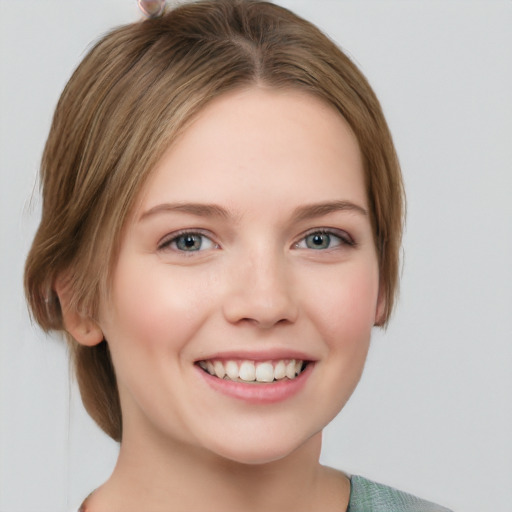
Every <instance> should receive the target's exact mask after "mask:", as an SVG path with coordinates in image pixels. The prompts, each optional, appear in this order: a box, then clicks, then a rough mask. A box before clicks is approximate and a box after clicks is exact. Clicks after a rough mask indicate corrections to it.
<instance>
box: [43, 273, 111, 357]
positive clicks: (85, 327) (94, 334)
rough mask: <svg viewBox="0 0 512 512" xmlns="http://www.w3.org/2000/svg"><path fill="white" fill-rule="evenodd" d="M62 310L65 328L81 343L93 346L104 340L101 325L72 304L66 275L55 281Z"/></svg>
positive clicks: (55, 288)
mask: <svg viewBox="0 0 512 512" xmlns="http://www.w3.org/2000/svg"><path fill="white" fill-rule="evenodd" d="M53 288H54V290H55V293H56V294H57V296H58V298H59V302H60V307H61V311H62V320H63V322H64V328H65V329H66V331H67V332H68V333H69V334H71V336H73V338H74V339H75V340H76V341H77V342H78V343H80V344H81V345H86V346H88V347H92V346H94V345H98V344H99V343H101V342H102V341H103V332H102V330H101V329H100V327H99V325H98V324H97V323H96V322H95V321H94V320H93V319H92V318H91V317H90V316H88V315H85V314H84V313H81V312H80V311H77V309H76V308H75V307H73V306H72V301H71V296H72V294H71V289H70V286H69V281H68V280H67V279H66V277H65V276H62V275H61V276H59V277H58V278H57V279H56V280H55V283H54V287H53Z"/></svg>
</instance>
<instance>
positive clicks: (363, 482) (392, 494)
mask: <svg viewBox="0 0 512 512" xmlns="http://www.w3.org/2000/svg"><path fill="white" fill-rule="evenodd" d="M347 512H450V510H448V509H447V508H444V507H441V506H439V505H436V504H435V503H430V502H429V501H424V500H421V499H420V498H416V496H412V495H411V494H407V493H405V492H401V491H397V490H396V489H393V488H392V487H387V486H386V485H382V484H378V483H375V482H372V481H371V480H367V479H366V478H363V477H362V476H352V477H351V478H350V503H349V505H348V509H347Z"/></svg>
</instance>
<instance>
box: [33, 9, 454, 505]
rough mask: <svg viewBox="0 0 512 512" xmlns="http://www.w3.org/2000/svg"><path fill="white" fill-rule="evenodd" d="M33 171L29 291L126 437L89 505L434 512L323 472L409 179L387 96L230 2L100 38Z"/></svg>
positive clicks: (291, 22)
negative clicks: (34, 220) (37, 212)
mask: <svg viewBox="0 0 512 512" xmlns="http://www.w3.org/2000/svg"><path fill="white" fill-rule="evenodd" d="M41 177H42V183H43V213H42V220H41V225H40V227H39V230H38V232H37V234H36V237H35V240H34V243H33V246H32V249H31V252H30V254H29V256H28V259H27V264H26V281H25V283H26V291H27V296H28V300H29V303H30V305H31V308H32V311H33V314H34V317H35V318H36V320H37V321H38V322H39V323H40V325H41V326H42V327H43V328H44V329H45V330H56V331H64V332H65V333H66V337H67V339H68V342H69V344H70V347H71V349H72V354H73V360H74V364H75V368H76V375H77V379H78V383H79V386H80V391H81V394H82V399H83V402H84V405H85V407H86V409H87V410H88V411H89V413H90V414H91V416H92V417H93V418H94V419H95V421H96V422H97V423H98V424H99V425H100V427H101V428H103V430H104V431H105V432H107V433H108V434H109V435H110V436H111V437H112V438H113V439H115V440H117V441H119V442H120V443H121V444H120V454H119V458H118V463H117V465H116V468H115V469H114V472H113V474H112V476H111V477H110V479H109V480H108V481H107V482H105V484H104V485H102V486H101V487H99V488H98V489H97V490H96V491H94V492H93V493H92V494H91V495H90V496H89V498H87V500H86V501H85V502H84V504H83V505H82V508H81V510H86V511H88V512H95V511H101V510H155V511H157V510H220V509H222V510H240V509H241V508H242V507H243V508H244V509H246V510H283V509H290V510H292V509H293V510H326V511H327V510H349V511H351V512H354V511H359V510H364V511H367V510H386V511H389V510H410V511H426V510H445V509H442V508H441V507H438V506H435V505H433V504H430V503H427V502H425V501H422V500H420V499H418V498H415V497H412V496H410V495H406V494H404V493H400V492H398V491H394V490H392V489H390V488H387V487H384V486H381V485H379V484H375V483H372V482H369V481H368V480H365V479H363V478H361V477H355V476H352V477H349V476H348V475H345V474H344V473H342V472H339V471H336V470H333V469H330V468H326V467H323V466H322V465H320V464H319V454H320V445H321V432H322V429H323V428H324V427H325V426H326V425H327V424H328V423H329V422H330V421H331V420H332V419H333V418H334V417H335V416H336V414H337V413H338V412H339V411H340V410H341V408H342V407H343V406H344V405H345V403H346V402H347V400H348V399H349V397H350V395H351V393H352V392H353V390H354V388H355V386H356V385H357V382H358V380H359V378H360V375H361V372H362V369H363V366H364V361H365V358H366V354H367V350H368V346H369V341H370V334H371V329H372V327H373V326H374V325H379V326H384V325H385V324H386V323H387V321H388V319H389V316H390V314H391V311H392V308H393V301H394V297H395V293H396V288H397V277H398V253H399V247H400V240H401V233H402V222H403V191H402V181H401V175H400V170H399V166H398V161H397V158H396V155H395V151H394V147H393V143H392V140H391V136H390V134H389V130H388V128H387V125H386V122H385V119H384V117H383V114H382V111H381V108H380V105H379V103H378V100H377V99H376V97H375V95H374V93H373V91H372V90H371V88H370V87H369V85H368V83H367V81H366V80H365V78H364V77H363V76H362V74H361V73H360V72H359V71H358V70H357V68H356V67H355V66H354V65H353V64H352V63H351V61H350V60H349V59H348V58H347V57H346V56H345V55H344V54H343V53H342V52H341V51H340V50H339V49H338V48H337V47H336V46H335V45H334V44H333V43H332V42H330V41H329V40H328V39H327V38H326V37H325V36H324V35H323V34H322V33H320V32H319V31H318V29H316V28H315V27H314V26H313V25H311V24H310V23H308V22H306V21H304V20H302V19H300V18H298V17H296V16H295V15H293V14H292V13H290V12H289V11H287V10H285V9H283V8H280V7H277V6H274V5H272V4H268V3H265V2H250V1H249V2H248V1H242V0H221V1H204V2H197V3H192V4H187V5H183V6H181V7H178V8H176V9H174V10H170V11H168V12H166V13H165V14H163V15H161V16H157V17H154V18H152V19H148V20H146V21H144V22H142V23H137V24H133V25H129V26H127V27H123V28H121V29H118V30H115V31H114V32H112V33H111V34H109V35H107V36H106V37H105V38H103V39H102V40H101V41H100V42H99V43H98V44H97V45H96V46H95V48H93V50H92V51H91V52H90V53H89V55H88V56H87V57H86V58H85V59H84V61H83V62H82V64H81V65H80V66H79V68H78V69H77V70H76V72H75V73H74V75H73V77H72V78H71V80H70V81H69V83H68V85H67V87H66V89H65V91H64V92H63V95H62V97H61V100H60V102H59V105H58V106H57V110H56V113H55V117H54V122H53V125H52V128H51V131H50V135H49V138H48V142H47V145H46V149H45V153H44V157H43V165H42V170H41ZM198 491H200V492H198Z"/></svg>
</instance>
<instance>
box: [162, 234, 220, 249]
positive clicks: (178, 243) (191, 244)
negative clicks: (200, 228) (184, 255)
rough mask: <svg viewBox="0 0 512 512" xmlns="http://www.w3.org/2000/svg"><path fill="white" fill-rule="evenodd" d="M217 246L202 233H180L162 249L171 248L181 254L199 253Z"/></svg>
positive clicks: (163, 245) (165, 243)
mask: <svg viewBox="0 0 512 512" xmlns="http://www.w3.org/2000/svg"><path fill="white" fill-rule="evenodd" d="M213 247H215V244H214V243H213V242H212V240H211V239H210V238H208V237H207V236H206V235H203V234H201V233H180V234H179V235H177V236H174V237H173V238H171V239H169V240H167V241H165V242H164V243H163V244H161V245H160V247H159V248H160V249H166V248H170V249H173V250H175V251H181V252H197V251H204V250H206V249H212V248H213Z"/></svg>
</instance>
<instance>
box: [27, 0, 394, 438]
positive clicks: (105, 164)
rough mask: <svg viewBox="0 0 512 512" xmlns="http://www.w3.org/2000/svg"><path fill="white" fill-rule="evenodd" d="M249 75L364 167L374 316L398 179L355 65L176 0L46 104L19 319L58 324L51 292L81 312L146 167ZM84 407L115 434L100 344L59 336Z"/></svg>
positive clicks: (221, 6) (388, 274) (279, 15)
mask: <svg viewBox="0 0 512 512" xmlns="http://www.w3.org/2000/svg"><path fill="white" fill-rule="evenodd" d="M251 84H260V85H263V86H266V87H273V88H298V89H301V90H304V91H308V92H310V93H311V94H314V95H316V96H317V97H320V98H322V99H323V100H324V101H326V102H327V103H329V104H330V105H332V106H333V107H334V108H335V109H337V110H338V111H339V112H340V114H341V115H343V117H344V118H345V119H346V120H347V122H348V123H349V125H350V126H351V128H352V130H353V131H354V133H355V135H356V137H357V139H358V141H359V146H360V149H361V153H362V156H363V161H364V167H365V180H366V186H367V193H368V201H369V207H370V211H371V221H372V226H373V230H374V237H375V243H376V247H377V251H378V256H379V265H380V279H381V286H382V290H383V291H384V295H385V308H386V309H385V313H384V315H383V319H382V322H381V324H382V325H384V324H386V323H387V321H388V319H389V316H390V313H391V310H392V307H393V302H394V298H395V295H396V290H397V285H398V268H399V249H400V244H401V236H402V224H403V209H404V199H403V187H402V179H401V174H400V169H399V165H398V160H397V157H396V154H395V150H394V146H393V143H392V139H391V135H390V133H389V129H388V127H387V124H386V121H385V119H384V116H383V113H382V110H381V107H380V105H379V102H378V100H377V98H376V96H375V94H374V93H373V91H372V89H371V88H370V86H369V84H368V82H367V81H366V79H365V78H364V76H363V75H362V74H361V72H360V71H359V70H358V69H357V68H356V66H355V65H354V64H353V63H352V62H351V61H350V60H349V59H348V58H347V56H345V55H344V54H343V52H342V51H341V50H339V49H338V48H337V47H336V45H335V44H334V43H333V42H331V41H330V40H329V39H328V38H327V37H326V36H325V35H324V34H322V33H321V32H320V31H319V30H318V29H317V28H316V27H315V26H314V25H312V24H311V23H309V22H307V21H305V20H303V19H301V18H299V17H297V16H296V15H294V14H293V13H291V12H290V11H288V10H286V9H284V8H282V7H279V6H276V5H273V4H270V3H267V2H260V1H251V0H206V1H199V2H194V3H188V4H185V5H182V6H179V7H177V8H175V9H172V10H170V11H168V12H166V13H165V14H164V15H163V16H161V17H159V18H156V19H148V20H145V21H143V22H139V23H134V24H131V25H128V26H125V27H121V28H119V29H116V30H114V31H113V32H111V33H110V34H108V35H107V36H105V37H104V38H103V39H101V40H100V41H99V42H98V43H97V44H96V46H94V47H93V48H92V50H91V51H90V52H89V54H88V55H87V56H86V57H85V58H84V60H83V61H82V63H81V64H80V65H79V67H78V68H77V70H76V71H75V72H74V74H73V76H72V77H71V79H70V80H69V82H68V84H67V86H66V88H65V89H64V91H63V93H62V96H61V98H60V101H59V103H58V105H57V108H56V111H55V116H54V119H53V124H52V127H51V130H50V134H49V137H48V141H47V143H46V147H45V151H44V154H43V159H42V165H41V184H42V195H43V210H42V219H41V224H40V226H39V229H38V231H37V234H36V236H35V239H34V242H33V245H32V248H31V250H30V253H29V255H28V258H27V262H26V269H25V290H26V295H27V298H28V302H29V305H30V308H31V310H32V314H33V317H34V318H35V320H36V321H37V322H38V323H39V324H40V325H41V326H42V328H43V329H45V330H46V331H48V330H58V331H63V330H64V325H63V318H62V310H61V306H60V303H59V299H58V297H57V295H56V293H55V291H54V287H55V282H56V279H57V278H58V277H59V276H62V275H63V274H66V279H67V282H68V284H69V289H70V290H71V300H70V304H71V305H70V307H72V308H74V309H75V310H76V311H80V312H81V314H84V315H88V316H90V317H91V318H95V317H96V315H97V311H98V303H99V297H100V295H101V293H103V292H104V291H105V290H107V289H108V283H109V277H110V273H111V271H112V268H113V266H114V265H115V261H116V256H117V248H118V245H119V240H120V236H121V232H122V228H123V225H124V223H125V219H126V217H127V214H128V212H129V211H130V209H131V207H132V205H133V202H134V200H135V198H136V196H137V194H138V193H139V191H140V190H141V187H142V185H143V184H144V182H145V180H146V179H147V177H148V175H149V173H150V172H151V170H152V168H153V167H154V166H155V164H156V162H157V161H158V160H159V158H160V157H161V155H162V154H163V152H164V150H165V149H166V148H167V147H168V146H169V145H170V144H171V143H172V142H173V140H175V138H176V137H177V135H178V134H179V133H180V132H181V131H182V130H183V129H185V128H186V126H187V125H188V123H189V122H190V120H191V119H192V118H193V117H194V116H195V115H196V114H197V113H198V112H199V111H200V110H201V109H202V108H203V107H204V106H205V105H206V104H207V103H208V102H209V101H211V100H212V99H213V98H215V97H217V96H219V95H222V94H224V93H226V92H227V91H230V90H234V89H236V88H240V87H247V86H249V85H251ZM67 337H68V341H69V343H70V346H71V348H72V356H73V360H74V364H75V369H76V375H77V379H78V383H79V386H80V391H81V394H82V399H83V402H84V405H85V407H86V409H87V410H88V412H89V413H90V414H91V416H92V417H93V418H94V419H95V420H96V422H97V423H98V424H99V426H100V427H101V428H102V429H103V430H104V431H105V432H106V433H107V434H108V435H110V436H111V437H113V438H114V439H116V440H120V439H121V434H122V424H121V409H120V404H119V397H118V391H117V386H116V379H115V373H114V368H113V366H112V362H111V359H110V355H109V350H108V345H107V344H106V342H105V341H103V342H102V343H100V344H99V345H96V346H93V347H87V346H82V345H79V344H78V343H77V342H76V341H75V340H73V339H72V338H71V336H70V335H68V336H67Z"/></svg>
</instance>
